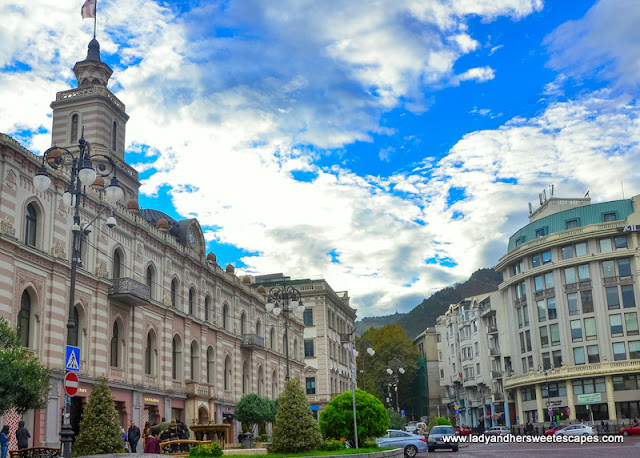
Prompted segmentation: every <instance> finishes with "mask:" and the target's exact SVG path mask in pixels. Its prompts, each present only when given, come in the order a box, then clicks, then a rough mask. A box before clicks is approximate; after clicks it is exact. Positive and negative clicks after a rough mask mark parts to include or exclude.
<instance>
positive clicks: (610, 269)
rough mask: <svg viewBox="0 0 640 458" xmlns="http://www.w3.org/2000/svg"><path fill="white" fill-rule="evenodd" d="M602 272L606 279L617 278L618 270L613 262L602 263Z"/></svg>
mask: <svg viewBox="0 0 640 458" xmlns="http://www.w3.org/2000/svg"><path fill="white" fill-rule="evenodd" d="M602 272H603V274H604V278H612V277H615V276H616V268H615V264H614V263H613V261H602Z"/></svg>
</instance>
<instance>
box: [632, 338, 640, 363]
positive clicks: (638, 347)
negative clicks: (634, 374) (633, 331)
mask: <svg viewBox="0 0 640 458" xmlns="http://www.w3.org/2000/svg"><path fill="white" fill-rule="evenodd" d="M629 359H640V340H635V341H633V342H629Z"/></svg>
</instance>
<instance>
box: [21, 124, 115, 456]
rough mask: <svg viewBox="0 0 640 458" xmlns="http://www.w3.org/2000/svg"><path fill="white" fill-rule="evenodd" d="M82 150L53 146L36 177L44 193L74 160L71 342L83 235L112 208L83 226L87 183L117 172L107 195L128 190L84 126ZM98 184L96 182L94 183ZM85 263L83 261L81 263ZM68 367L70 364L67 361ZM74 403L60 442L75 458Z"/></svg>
mask: <svg viewBox="0 0 640 458" xmlns="http://www.w3.org/2000/svg"><path fill="white" fill-rule="evenodd" d="M78 145H79V151H78V153H77V154H74V153H72V152H71V151H69V150H68V149H66V148H62V147H59V146H53V147H51V148H49V149H48V150H46V151H45V152H44V154H43V155H42V165H41V166H40V169H39V170H38V173H37V174H36V176H35V177H33V186H34V187H35V189H36V190H37V191H41V192H44V191H46V190H47V189H49V186H51V178H49V172H48V171H47V166H49V167H50V168H52V169H54V170H58V169H61V168H63V167H64V166H65V162H66V159H69V162H71V179H70V180H69V185H68V186H67V191H66V192H65V193H64V195H63V196H62V198H63V201H64V203H65V204H67V205H68V206H73V207H74V214H73V225H72V226H71V232H72V233H73V242H72V247H71V285H70V287H69V321H67V345H71V344H72V336H73V335H74V333H75V332H77V330H76V323H75V320H74V317H73V315H74V313H73V312H74V306H75V304H74V302H75V291H76V273H77V269H78V262H81V260H80V253H81V246H80V245H81V241H82V237H81V236H82V235H83V234H88V233H89V232H90V231H91V229H90V225H91V224H92V223H93V221H95V220H96V219H97V218H98V216H100V214H101V213H102V212H103V211H104V210H105V209H106V208H110V207H109V206H105V207H104V208H103V209H102V210H101V211H100V212H99V213H98V214H97V215H96V217H95V218H94V219H93V221H91V222H90V223H87V224H84V225H83V226H81V223H80V200H82V203H83V206H84V202H85V201H86V198H87V194H86V188H87V186H92V185H94V187H95V188H96V189H99V188H102V189H104V179H102V180H100V181H98V182H96V178H98V177H103V178H104V177H108V176H109V175H111V174H112V173H113V177H112V178H111V182H110V184H109V187H107V189H106V190H105V197H106V198H107V200H110V201H111V202H114V203H115V202H117V201H119V200H121V199H122V198H123V197H124V191H123V190H122V188H121V187H120V183H119V182H118V178H117V177H116V163H115V162H114V161H113V159H112V158H111V157H109V156H107V155H104V154H94V155H92V154H91V145H90V144H89V142H87V141H85V139H84V128H83V129H82V135H81V137H80V140H79V141H78ZM93 160H98V163H97V165H96V166H95V167H94V165H93ZM94 183H95V184H94ZM106 224H107V226H108V227H110V228H111V227H114V226H115V225H116V220H115V218H114V217H113V214H112V215H111V216H110V217H109V218H107V221H106ZM81 265H82V264H81ZM65 368H66V364H65ZM70 412H71V406H70V403H67V402H65V412H64V417H63V418H64V421H63V424H62V430H61V431H60V441H61V442H62V456H63V457H64V458H71V444H72V442H73V435H74V434H73V429H72V427H71V423H70V420H71V418H70Z"/></svg>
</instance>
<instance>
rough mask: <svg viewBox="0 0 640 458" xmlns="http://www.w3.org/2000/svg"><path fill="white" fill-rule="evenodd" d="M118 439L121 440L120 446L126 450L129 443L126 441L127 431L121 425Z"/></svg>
mask: <svg viewBox="0 0 640 458" xmlns="http://www.w3.org/2000/svg"><path fill="white" fill-rule="evenodd" d="M120 440H121V441H122V447H123V448H124V449H125V451H127V452H128V451H129V450H128V448H129V443H128V442H127V433H126V432H125V431H124V428H123V427H122V426H120Z"/></svg>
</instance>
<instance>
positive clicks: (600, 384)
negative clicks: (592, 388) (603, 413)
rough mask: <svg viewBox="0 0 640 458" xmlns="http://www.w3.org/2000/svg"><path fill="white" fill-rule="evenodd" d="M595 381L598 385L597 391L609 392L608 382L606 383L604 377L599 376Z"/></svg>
mask: <svg viewBox="0 0 640 458" xmlns="http://www.w3.org/2000/svg"><path fill="white" fill-rule="evenodd" d="M594 382H595V385H596V393H606V392H607V388H606V384H605V383H604V377H598V378H597V379H595V380H594Z"/></svg>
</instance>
